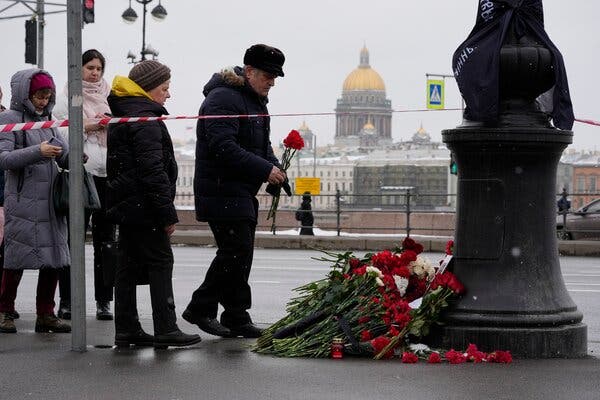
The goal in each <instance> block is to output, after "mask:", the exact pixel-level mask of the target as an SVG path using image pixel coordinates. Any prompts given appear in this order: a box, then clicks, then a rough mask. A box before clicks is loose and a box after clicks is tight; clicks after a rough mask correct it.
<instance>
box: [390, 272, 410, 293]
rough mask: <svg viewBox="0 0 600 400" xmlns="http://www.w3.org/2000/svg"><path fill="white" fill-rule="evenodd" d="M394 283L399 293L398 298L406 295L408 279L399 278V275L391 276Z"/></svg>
mask: <svg viewBox="0 0 600 400" xmlns="http://www.w3.org/2000/svg"><path fill="white" fill-rule="evenodd" d="M393 277H394V282H396V287H397V288H398V291H399V292H400V296H404V295H405V294H406V288H407V287H408V279H406V278H403V277H401V276H400V275H393Z"/></svg>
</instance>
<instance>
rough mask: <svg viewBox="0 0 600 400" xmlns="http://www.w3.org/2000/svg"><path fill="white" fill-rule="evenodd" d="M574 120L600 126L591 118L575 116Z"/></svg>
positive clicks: (599, 123)
mask: <svg viewBox="0 0 600 400" xmlns="http://www.w3.org/2000/svg"><path fill="white" fill-rule="evenodd" d="M575 121H577V122H581V123H582V124H589V125H596V126H600V122H598V121H594V120H591V119H579V118H575Z"/></svg>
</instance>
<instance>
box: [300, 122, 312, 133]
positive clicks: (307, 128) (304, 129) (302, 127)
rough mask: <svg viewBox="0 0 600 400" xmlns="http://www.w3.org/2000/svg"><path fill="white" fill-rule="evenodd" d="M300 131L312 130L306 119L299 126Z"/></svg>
mask: <svg viewBox="0 0 600 400" xmlns="http://www.w3.org/2000/svg"><path fill="white" fill-rule="evenodd" d="M298 130H299V131H310V128H309V127H308V125H306V121H302V125H300V127H299V128H298Z"/></svg>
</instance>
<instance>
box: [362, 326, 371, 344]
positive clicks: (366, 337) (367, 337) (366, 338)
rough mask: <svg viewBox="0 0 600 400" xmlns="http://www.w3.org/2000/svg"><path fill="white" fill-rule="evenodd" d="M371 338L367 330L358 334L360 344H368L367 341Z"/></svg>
mask: <svg viewBox="0 0 600 400" xmlns="http://www.w3.org/2000/svg"><path fill="white" fill-rule="evenodd" d="M372 337H373V336H372V335H371V331H370V330H368V329H365V330H364V331H362V332H360V341H361V342H368V341H369V340H371V338H372Z"/></svg>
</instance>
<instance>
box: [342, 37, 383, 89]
mask: <svg viewBox="0 0 600 400" xmlns="http://www.w3.org/2000/svg"><path fill="white" fill-rule="evenodd" d="M343 90H344V91H351V90H381V91H385V83H384V82H383V79H381V76H380V75H379V74H378V73H377V71H375V70H374V69H373V68H371V66H370V65H369V50H367V48H366V47H363V48H362V50H361V51H360V64H359V65H358V68H356V69H355V70H354V71H352V72H351V73H350V75H348V77H346V80H345V81H344V86H343Z"/></svg>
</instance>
